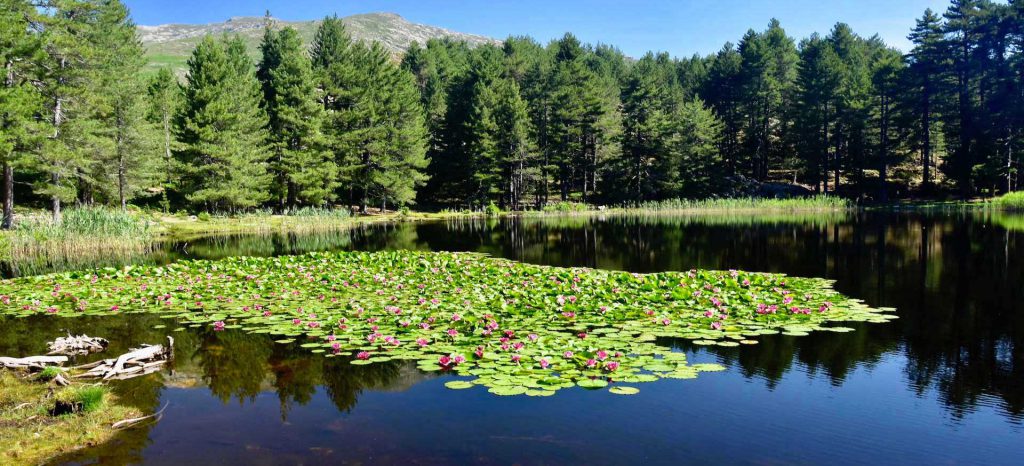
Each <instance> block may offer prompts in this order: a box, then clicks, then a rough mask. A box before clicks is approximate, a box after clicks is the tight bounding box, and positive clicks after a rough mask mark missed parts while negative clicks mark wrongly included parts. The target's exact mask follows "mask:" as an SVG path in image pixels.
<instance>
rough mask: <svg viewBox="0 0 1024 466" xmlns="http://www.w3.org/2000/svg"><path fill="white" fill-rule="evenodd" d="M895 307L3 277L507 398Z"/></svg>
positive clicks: (629, 280) (767, 277) (730, 290)
mask: <svg viewBox="0 0 1024 466" xmlns="http://www.w3.org/2000/svg"><path fill="white" fill-rule="evenodd" d="M886 311H887V310H883V309H873V308H870V307H868V306H866V305H864V304H863V303H861V302H860V301H858V300H855V299H851V298H848V297H846V296H843V295H841V294H839V293H838V292H836V291H835V290H834V289H832V287H831V282H829V281H827V280H823V279H816V278H795V277H788V276H784V275H779V274H764V273H748V272H740V271H705V270H691V271H688V272H666V273H657V274H632V273H626V272H616V271H605V270H592V269H584V268H572V269H570V268H556V267H545V266H538V265H530V264H523V263H518V262H513V261H508V260H502V259H494V258H490V257H486V256H483V255H479V254H470V253H442V252H434V253H428V252H411V251H394V252H378V253H365V252H338V253H311V254H306V255H302V256H285V257H271V258H253V257H234V258H229V259H224V260H220V261H186V262H179V263H175V264H172V265H168V266H163V267H149V266H141V267H134V268H125V269H121V270H115V269H107V270H104V271H101V272H100V273H99V274H95V273H92V272H88V273H63V274H56V275H47V276H37V277H28V278H21V279H14V280H5V281H3V282H0V313H3V314H7V315H12V316H28V315H33V314H50V315H54V316H78V315H111V314H128V313H154V314H158V315H160V316H163V317H171V318H177V319H179V320H180V321H182V322H184V323H185V324H186V325H187V326H195V327H199V326H211V327H213V329H214V330H216V331H245V332H250V333H257V334H273V335H276V336H277V337H276V338H277V340H276V341H278V342H279V343H284V344H288V343H295V344H298V345H301V346H302V347H304V348H307V349H308V350H309V351H311V352H313V353H318V354H323V355H325V356H327V357H344V358H348V359H350V360H351V362H352V364H357V365H360V364H373V363H377V362H384V361H392V360H413V361H417V364H418V367H419V368H420V369H422V370H425V371H446V372H451V373H454V374H457V375H462V376H466V377H471V379H470V380H459V381H453V383H452V384H449V387H450V388H454V389H458V388H469V387H472V386H477V385H481V386H484V387H487V388H488V389H489V391H491V392H492V393H494V394H497V395H520V394H525V395H536V396H547V395H551V394H553V393H554V392H555V391H557V390H558V389H562V388H568V387H572V386H580V387H584V388H590V389H598V388H603V387H606V386H608V384H609V383H612V382H613V383H616V386H622V384H635V383H640V382H652V381H655V380H658V379H662V378H677V379H687V378H693V377H696V376H697V374H698V373H699V372H703V371H718V370H722V369H723V367H721V366H719V365H717V364H689V363H688V361H687V357H686V355H685V354H683V353H679V352H674V351H672V350H671V349H670V348H669V347H668V346H666V345H665V344H664V338H684V339H689V340H692V341H693V342H694V343H696V344H698V345H718V346H739V345H743V344H756V343H757V338H758V337H760V336H762V335H770V334H777V333H783V334H786V335H792V336H802V335H807V334H808V333H809V332H812V331H834V332H847V331H852V330H853V329H852V328H850V327H847V326H844V325H843V324H844V323H846V322H878V323H881V322H886V321H888V320H889V319H893V318H895V316H894V315H892V314H890V313H887V312H886ZM126 318H129V317H127V316H126ZM454 382H458V383H454ZM466 383H469V384H470V385H468V386H467V385H466ZM625 391H626V392H632V390H625ZM616 393H620V394H626V393H622V390H617V391H616Z"/></svg>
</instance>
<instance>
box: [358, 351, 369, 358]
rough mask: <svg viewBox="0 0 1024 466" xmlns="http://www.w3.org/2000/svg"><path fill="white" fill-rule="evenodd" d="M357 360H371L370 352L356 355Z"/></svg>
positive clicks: (361, 352)
mask: <svg viewBox="0 0 1024 466" xmlns="http://www.w3.org/2000/svg"><path fill="white" fill-rule="evenodd" d="M356 359H362V360H367V359H370V352H369V351H360V352H359V354H356Z"/></svg>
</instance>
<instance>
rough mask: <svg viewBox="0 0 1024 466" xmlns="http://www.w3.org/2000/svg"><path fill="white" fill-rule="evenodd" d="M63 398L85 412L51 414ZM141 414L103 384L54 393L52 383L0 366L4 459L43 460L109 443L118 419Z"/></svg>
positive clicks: (20, 461)
mask: <svg viewBox="0 0 1024 466" xmlns="http://www.w3.org/2000/svg"><path fill="white" fill-rule="evenodd" d="M60 397H66V398H67V399H68V400H71V401H73V402H75V403H79V404H80V406H82V410H81V412H78V413H73V414H63V415H57V416H54V415H52V413H53V411H54V408H55V406H56V402H57V400H58V399H59V398H60ZM141 415H142V413H141V412H140V411H138V410H137V409H136V408H131V407H127V406H123V405H120V404H119V403H118V402H117V398H116V397H114V396H113V395H111V394H109V393H107V390H106V388H104V387H94V386H83V387H74V388H69V389H65V390H62V391H58V392H57V394H55V395H51V394H50V385H49V384H46V383H40V382H33V381H31V380H28V379H23V378H21V377H18V376H17V375H16V374H14V373H12V372H9V371H0V439H3V441H0V464H5V465H7V464H11V465H17V464H42V463H45V462H47V461H48V460H50V459H52V458H54V457H56V456H58V455H60V454H63V453H68V452H71V451H74V450H77V449H79V448H82V447H86V446H91V445H97V444H100V443H103V442H106V441H108V440H110V439H111V438H113V436H114V434H115V433H116V431H115V430H114V429H113V428H112V425H113V424H114V423H115V422H117V421H121V420H124V419H130V418H137V417H139V416H141Z"/></svg>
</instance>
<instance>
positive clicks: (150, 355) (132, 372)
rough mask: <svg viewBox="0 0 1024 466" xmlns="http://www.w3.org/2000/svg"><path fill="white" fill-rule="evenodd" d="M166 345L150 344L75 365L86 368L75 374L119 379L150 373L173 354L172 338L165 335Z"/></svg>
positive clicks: (160, 366)
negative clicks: (108, 357) (119, 354)
mask: <svg viewBox="0 0 1024 466" xmlns="http://www.w3.org/2000/svg"><path fill="white" fill-rule="evenodd" d="M167 342H168V344H167V346H163V345H151V346H143V347H142V348H136V349H133V350H131V351H129V352H127V353H125V354H122V355H121V356H118V357H117V358H116V359H104V360H103V361H98V362H96V363H91V364H86V365H83V366H79V367H75V368H74V369H79V370H81V369H88V370H87V371H86V372H84V373H82V374H79V375H77V376H76V377H78V378H99V379H103V380H111V379H116V380H121V379H128V378H132V377H138V376H140V375H146V374H151V373H153V372H156V371H158V370H160V369H161V368H162V367H163V366H164V365H165V364H167V362H168V361H169V360H170V359H171V356H172V355H173V348H174V339H173V338H171V337H167Z"/></svg>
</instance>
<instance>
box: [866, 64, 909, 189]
mask: <svg viewBox="0 0 1024 466" xmlns="http://www.w3.org/2000/svg"><path fill="white" fill-rule="evenodd" d="M873 68H874V69H873V71H872V88H873V94H874V98H875V103H874V107H875V111H874V112H873V114H874V116H873V118H872V120H873V121H874V122H875V123H876V125H877V127H878V141H877V144H876V146H877V149H876V152H877V159H878V178H879V196H878V199H879V200H880V201H882V202H888V200H889V186H888V184H889V167H890V166H891V165H892V164H893V163H894V162H895V157H894V156H895V154H896V152H897V149H898V148H899V147H900V146H902V144H900V139H901V138H898V137H895V136H897V135H898V134H899V131H898V128H897V126H898V125H899V122H900V120H901V118H900V115H899V113H900V104H899V102H900V91H901V90H902V89H903V85H904V77H905V74H906V69H905V64H904V62H903V57H902V56H901V55H900V53H899V51H897V50H894V49H884V51H883V52H882V53H881V55H880V56H879V57H877V58H876V59H875V61H874V63H873Z"/></svg>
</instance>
